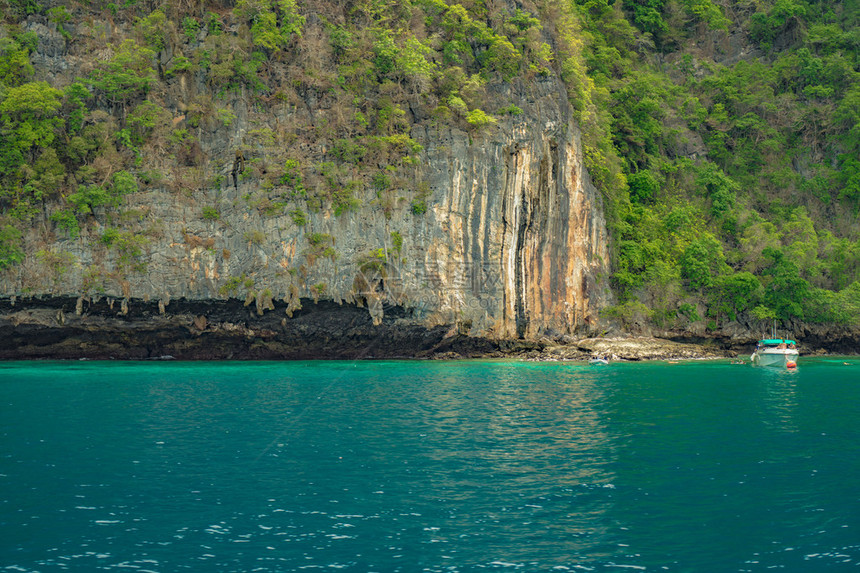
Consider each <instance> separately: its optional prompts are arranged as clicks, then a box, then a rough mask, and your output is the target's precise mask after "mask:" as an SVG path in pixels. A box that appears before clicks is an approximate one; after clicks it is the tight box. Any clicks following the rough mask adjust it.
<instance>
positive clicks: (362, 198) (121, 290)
mask: <svg viewBox="0 0 860 573" xmlns="http://www.w3.org/2000/svg"><path fill="white" fill-rule="evenodd" d="M25 26H26V27H27V28H28V29H29V30H30V31H32V32H35V34H36V35H37V36H38V38H39V43H38V47H37V48H36V50H35V51H34V53H33V54H32V60H33V62H35V63H37V64H40V67H39V72H38V73H40V74H42V75H43V76H44V77H48V76H51V75H52V74H59V75H61V76H62V77H69V78H71V77H73V76H74V75H75V74H79V73H83V71H84V70H86V69H87V67H88V66H91V65H92V63H91V61H90V60H89V59H88V58H89V56H88V54H87V53H85V52H84V51H82V50H76V49H75V46H74V44H71V45H70V46H69V47H68V48H66V49H64V48H63V47H62V42H59V41H58V40H57V37H58V36H57V32H56V30H55V29H54V28H52V27H51V26H50V25H49V24H48V23H45V22H42V21H40V20H39V18H35V17H31V18H30V19H29V20H28V21H27V22H26V24H25ZM66 30H67V31H69V30H71V33H72V34H73V35H87V34H94V33H95V32H93V30H102V33H104V28H99V27H98V26H95V25H93V24H92V22H91V23H90V24H89V25H88V26H85V25H84V24H78V25H77V26H74V25H71V24H67V26H66ZM125 32H127V30H126V31H125ZM125 32H124V31H123V29H122V26H119V25H117V26H116V27H111V26H108V31H107V34H106V37H105V39H104V41H105V42H107V40H108V39H110V38H113V39H114V41H116V40H118V39H121V38H122V37H123V34H124V33H125ZM323 32H324V30H323V26H322V24H321V23H320V21H319V20H318V19H315V18H308V21H307V24H306V26H305V30H304V37H305V38H311V37H314V36H315V35H322V34H323ZM204 37H205V33H204V32H201V33H200V37H199V38H198V39H197V40H195V41H196V42H197V43H198V44H201V43H202V42H203V41H204ZM98 41H99V40H98V39H93V38H90V41H89V43H88V45H93V43H96V44H97V43H98ZM58 44H59V47H58ZM173 49H174V51H175V50H177V48H175V47H174V48H173ZM187 49H188V48H187V47H186V50H187ZM174 56H175V53H173V54H171V53H170V48H169V47H168V48H165V49H164V50H162V51H161V52H159V55H158V59H159V61H158V63H159V64H160V65H162V64H163V63H166V62H168V61H170V60H171V58H173V57H174ZM70 70H71V71H70ZM206 89H207V84H206V82H205V81H204V80H203V79H202V76H200V75H199V74H198V75H197V76H194V75H187V74H185V75H183V74H179V75H177V76H176V77H174V78H173V79H171V80H169V81H167V80H165V82H164V87H163V89H162V90H161V91H160V92H158V93H157V94H156V96H153V95H152V94H151V95H150V96H149V99H150V100H152V101H156V102H157V103H158V105H159V106H160V107H162V108H163V109H164V110H167V112H168V113H169V117H167V118H166V119H165V122H166V123H169V124H170V125H169V127H172V128H174V133H176V131H177V130H179V128H181V130H182V131H183V132H185V133H187V134H190V136H189V137H193V140H194V145H193V148H192V147H186V148H185V151H186V152H187V154H188V155H190V156H193V157H190V158H188V157H186V158H185V159H186V160H185V161H184V162H183V158H182V156H181V153H179V152H178V151H177V148H176V147H175V146H174V148H173V149H172V150H171V148H170V147H169V146H168V147H166V148H165V149H162V151H161V154H159V152H158V150H157V149H156V150H150V152H149V153H143V154H141V155H139V156H138V157H139V158H138V160H137V164H138V166H139V168H140V170H141V171H143V170H144V169H145V168H147V167H152V168H160V169H161V170H162V172H165V173H167V175H166V177H164V178H162V179H161V180H160V181H159V180H155V181H153V182H149V183H148V184H147V185H141V187H140V188H139V189H138V190H137V191H136V192H134V193H131V194H129V195H127V196H125V197H123V201H124V203H123V206H122V208H121V209H116V208H112V207H111V206H109V205H108V206H96V207H94V208H93V209H92V211H93V212H92V214H91V215H89V216H87V217H84V218H81V217H80V216H79V217H78V219H79V220H80V221H81V225H80V226H81V228H80V233H79V234H78V236H70V235H69V234H66V233H63V232H62V230H61V229H60V228H58V225H57V224H56V221H57V220H58V219H57V217H56V216H55V217H53V219H52V215H55V214H56V213H57V212H59V211H60V209H62V207H63V202H62V201H59V202H57V203H55V204H47V205H46V206H45V207H44V209H42V210H41V212H39V213H37V214H36V215H35V216H34V217H33V219H32V223H31V225H30V228H29V229H28V230H27V231H26V234H25V236H24V244H26V245H28V246H29V249H28V253H27V256H26V258H25V259H24V260H23V261H22V262H21V263H20V264H19V265H16V266H11V267H10V268H8V269H6V270H4V271H0V297H3V298H5V299H9V300H11V301H13V302H15V301H18V305H19V308H20V305H21V304H22V302H25V301H27V300H32V299H45V298H51V297H53V298H55V299H57V300H66V301H72V300H77V303H76V305H75V306H76V307H77V308H76V311H77V313H78V314H80V313H84V314H86V312H87V309H89V308H91V306H92V305H94V304H96V303H98V301H105V300H116V304H115V306H112V307H111V310H110V311H105V312H109V313H110V312H113V313H114V314H116V315H119V316H120V317H122V316H125V315H127V314H128V313H129V308H130V307H134V306H135V305H146V306H147V308H148V309H150V310H151V308H157V309H158V311H159V312H160V313H166V314H168V315H169V314H170V312H171V305H174V306H175V305H176V304H177V302H176V301H183V304H185V305H186V306H187V305H189V304H192V305H193V304H198V303H199V304H202V305H203V306H198V307H195V308H198V310H200V312H201V313H202V314H201V316H205V314H206V310H205V309H207V308H209V309H210V310H211V307H210V306H206V305H207V304H209V303H213V304H215V303H217V301H224V303H223V304H228V302H227V301H229V300H237V299H238V301H239V302H242V303H244V304H245V306H246V307H248V308H249V309H251V310H253V311H254V313H255V314H256V315H257V316H262V315H264V314H266V313H274V312H279V313H280V314H279V316H280V317H281V318H284V319H286V320H287V321H289V320H291V318H290V317H292V316H293V315H294V314H295V313H296V312H298V311H299V310H300V309H301V308H302V307H303V306H307V305H309V304H312V303H311V301H330V302H333V303H336V304H345V305H357V306H359V307H366V308H367V311H366V312H368V313H369V315H370V317H371V318H372V322H373V324H374V325H382V323H383V321H384V319H385V317H386V313H389V312H393V313H394V314H395V315H396V316H397V319H398V320H399V321H400V323H401V324H407V323H408V324H409V325H411V326H410V328H413V327H423V328H426V329H428V331H429V330H433V329H440V328H441V329H442V330H441V331H444V332H445V333H447V334H453V333H458V334H460V335H468V336H471V337H477V338H485V339H492V340H507V339H525V340H529V339H531V340H534V339H539V338H541V337H543V336H547V335H548V336H561V335H565V334H571V333H575V332H585V331H588V330H589V329H590V328H592V327H593V326H594V325H595V324H596V321H597V316H598V311H599V309H600V308H601V306H602V305H605V304H606V302H607V300H608V298H609V297H610V293H609V288H608V284H607V280H606V277H607V276H608V267H607V265H608V260H609V257H608V252H607V249H608V244H607V232H606V226H605V222H604V218H603V213H602V204H601V197H600V195H599V193H598V192H597V190H596V189H595V187H594V186H593V185H592V184H591V182H590V179H589V175H588V173H587V172H586V170H585V168H584V166H583V158H582V155H583V150H582V146H581V144H580V136H579V132H578V129H577V126H576V123H575V121H574V116H573V112H572V109H571V106H570V104H569V102H568V97H567V93H566V89H565V87H564V85H563V83H562V82H561V81H560V80H559V79H558V78H557V77H556V76H554V75H541V76H534V77H532V78H530V80H529V81H526V80H524V79H514V80H512V81H507V82H496V83H491V84H490V85H489V86H487V88H486V93H485V96H484V97H485V102H492V103H494V104H496V105H497V107H501V105H502V104H504V103H505V102H516V105H517V107H518V109H519V110H520V112H519V113H517V114H508V115H501V114H500V115H499V116H498V119H497V121H496V123H494V124H491V125H488V126H484V127H482V128H480V129H474V128H472V126H470V125H468V124H466V123H463V122H460V123H458V122H456V121H449V122H440V121H438V118H434V117H432V116H431V115H430V114H428V112H427V109H428V105H427V103H426V101H423V100H422V97H425V96H422V95H420V94H413V95H412V96H408V97H404V99H403V100H402V103H400V104H399V108H398V105H397V104H396V103H395V105H394V107H395V108H396V109H401V110H403V111H404V114H405V115H406V116H407V117H406V120H407V121H408V131H407V132H406V133H404V135H408V137H409V139H411V141H413V142H417V143H418V144H419V145H420V147H417V146H416V149H420V151H418V152H416V153H414V154H413V156H412V157H411V159H412V161H411V162H404V163H400V164H397V168H396V169H395V168H393V167H391V168H389V171H388V173H391V174H392V175H391V177H392V178H393V179H394V180H395V182H394V183H393V184H391V185H390V186H389V188H388V189H386V190H384V192H383V191H382V190H381V189H380V187H379V186H374V185H370V184H364V185H355V186H353V187H351V191H350V192H351V193H352V195H351V196H350V197H349V201H348V202H347V203H346V204H345V207H344V204H337V203H336V201H335V200H330V201H320V202H317V203H313V204H312V203H311V202H310V200H309V199H307V198H306V197H301V196H297V195H296V194H295V193H293V194H291V195H290V194H281V195H278V193H275V191H277V187H278V185H284V181H285V180H286V179H285V178H284V177H283V176H282V177H281V178H280V179H275V181H276V183H275V185H274V191H273V185H272V181H273V179H272V177H271V176H269V177H268V178H267V173H268V174H269V175H270V174H271V172H272V171H273V168H272V167H271V166H270V165H269V164H270V163H272V161H271V157H273V156H277V157H279V158H282V157H284V156H286V157H290V156H301V157H303V158H305V162H306V163H307V162H315V163H316V162H322V161H323V160H324V159H325V158H326V157H329V156H330V154H331V153H332V146H333V145H334V143H333V142H332V139H331V138H326V137H314V136H309V135H308V132H307V130H306V128H307V126H315V127H319V126H320V125H321V124H323V125H325V122H326V121H331V120H330V119H328V120H327V119H326V118H331V116H332V115H333V114H335V113H338V112H337V108H338V105H339V103H340V100H339V99H338V97H337V96H332V95H331V93H330V92H331V90H328V92H327V91H326V90H321V89H302V88H301V87H297V88H295V90H293V91H291V92H290V94H289V97H284V98H271V99H260V98H259V97H251V96H249V95H247V94H245V93H244V92H243V90H238V91H235V92H233V93H232V95H230V96H227V97H226V99H225V100H224V101H222V102H221V103H220V104H218V105H217V106H214V107H210V108H209V109H203V111H201V106H200V105H198V104H199V102H200V101H201V99H200V98H201V94H204V95H205V90H206ZM425 99H426V98H425ZM422 101H423V103H422ZM195 102H196V103H195ZM485 105H491V104H486V103H485ZM216 112H217V113H222V114H225V113H226V114H229V116H230V117H231V118H232V119H231V121H230V122H218V121H214V120H213V117H212V114H214V113H216ZM194 113H196V114H197V116H196V119H195V120H194V121H191V119H190V118H191V116H192V114H194ZM91 121H95V120H91ZM303 130H304V131H303ZM313 133H319V130H317V131H314V132H313ZM261 134H262V135H261ZM296 134H300V135H299V136H297V135H296ZM151 143H152V142H150V144H151ZM174 143H175V142H174ZM163 145H168V144H166V143H163ZM189 149H190V151H189ZM141 157H142V159H140V158H141ZM246 163H247V164H248V165H251V164H254V169H250V168H248V167H246V165H245V164H246ZM388 163H394V162H392V161H386V160H379V159H377V160H376V163H375V164H374V165H373V166H372V167H373V168H374V169H378V172H379V173H382V175H379V177H381V178H383V180H384V177H385V176H386V171H385V166H386V165H387V164H388ZM365 167H366V165H365ZM349 169H354V170H355V169H356V168H355V167H350V166H349V165H346V166H345V167H341V170H342V172H346V171H348V170H349ZM318 171H319V173H321V172H322V171H321V170H318ZM201 173H203V174H209V175H208V176H201V175H200V174H201ZM319 173H317V175H316V180H314V179H313V174H311V175H310V176H308V175H307V174H306V175H305V183H306V184H307V185H308V186H311V185H313V184H316V185H317V186H318V187H320V186H323V185H325V182H324V179H325V175H320V174H319ZM356 178H357V179H358V180H360V177H359V176H356ZM365 181H366V180H365ZM385 193H387V195H385ZM274 196H278V197H281V198H283V200H282V201H281V202H280V203H277V202H274V200H273V199H272V197H274ZM273 205H274V206H273ZM116 229H120V231H117V230H116ZM110 233H113V235H110ZM123 233H126V234H125V235H123ZM111 237H118V239H116V240H114V238H111ZM136 237H142V238H141V239H136ZM117 241H119V242H117ZM122 241H124V242H122ZM117 245H120V246H119V247H118V246H117ZM68 305H69V303H66V306H68ZM151 305H157V306H156V307H151ZM6 308H7V311H8V312H14V307H12V306H7V307H6ZM326 308H327V309H329V310H330V307H326ZM276 309H277V310H276ZM65 310H66V312H67V313H68V312H69V311H70V310H71V309H69V308H66V309H65ZM103 310H104V309H103ZM133 310H134V309H133V308H132V314H134V312H133ZM327 312H328V311H327ZM189 316H190V315H189ZM350 316H351V315H350ZM7 318H8V317H7ZM138 318H139V317H138ZM16 320H18V321H19V322H20V321H21V320H26V317H24V318H22V317H20V316H19V317H18V319H16ZM280 320H281V319H280V318H279V319H278V321H276V322H275V323H273V324H275V328H276V329H277V325H278V324H281V323H280ZM334 320H336V319H334ZM209 323H210V324H211V323H212V321H211V320H210V321H209ZM202 324H203V329H205V327H206V322H205V321H204V322H203V323H202ZM198 326H199V325H198ZM284 328H286V327H284ZM441 331H440V332H441Z"/></svg>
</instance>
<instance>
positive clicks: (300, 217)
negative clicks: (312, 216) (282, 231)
mask: <svg viewBox="0 0 860 573" xmlns="http://www.w3.org/2000/svg"><path fill="white" fill-rule="evenodd" d="M290 218H291V219H292V220H293V224H294V225H296V226H297V227H304V226H305V225H307V224H308V218H307V215H305V212H304V211H302V210H301V209H293V210H292V211H290Z"/></svg>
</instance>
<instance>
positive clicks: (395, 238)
mask: <svg viewBox="0 0 860 573" xmlns="http://www.w3.org/2000/svg"><path fill="white" fill-rule="evenodd" d="M391 243H392V244H393V245H394V250H395V251H397V252H398V253H399V252H400V251H401V250H403V235H401V234H400V233H399V232H398V231H392V233H391Z"/></svg>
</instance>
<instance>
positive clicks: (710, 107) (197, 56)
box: [0, 0, 860, 329]
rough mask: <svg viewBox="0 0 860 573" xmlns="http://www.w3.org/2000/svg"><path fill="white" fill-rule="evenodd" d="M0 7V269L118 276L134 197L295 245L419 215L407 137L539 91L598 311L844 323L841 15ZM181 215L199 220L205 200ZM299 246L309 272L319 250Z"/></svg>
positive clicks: (499, 5)
mask: <svg viewBox="0 0 860 573" xmlns="http://www.w3.org/2000/svg"><path fill="white" fill-rule="evenodd" d="M0 11H2V13H3V15H4V16H3V20H2V27H1V28H0V272H3V269H7V270H8V269H12V268H14V267H15V266H16V265H19V264H21V263H22V262H23V261H24V260H25V259H26V258H27V257H34V258H37V259H38V256H37V253H38V252H44V245H35V244H28V242H27V241H26V240H25V233H26V232H27V231H28V230H29V229H31V228H32V227H33V226H34V225H36V224H37V223H38V222H40V221H41V222H44V223H45V224H44V225H43V226H42V227H40V228H41V229H42V230H41V231H40V233H41V235H42V236H43V238H44V240H45V241H46V242H47V241H48V235H51V236H59V237H64V238H67V239H70V240H71V239H75V238H78V237H90V239H91V240H93V241H94V242H95V243H96V247H97V248H100V249H103V250H104V251H105V252H106V253H108V254H111V253H112V256H113V258H112V259H110V260H113V266H110V267H108V266H107V263H105V262H104V261H102V262H100V263H99V265H100V266H93V267H92V268H90V269H89V270H88V271H87V273H86V276H88V277H97V278H98V280H95V279H94V280H93V281H92V282H93V284H103V282H104V281H105V280H115V281H118V282H119V283H122V281H123V277H124V276H125V275H126V274H128V273H140V272H144V271H145V269H146V265H145V254H146V248H147V245H148V244H149V242H150V240H152V239H155V238H158V236H159V232H160V230H159V229H160V228H159V224H158V221H151V220H148V219H147V215H146V212H145V209H144V210H143V211H141V212H137V211H134V210H132V209H129V208H128V205H127V204H126V203H127V197H128V196H130V195H132V194H134V193H136V192H138V191H139V190H141V189H146V188H147V187H153V186H158V187H164V188H169V189H171V190H172V191H173V192H174V193H175V194H176V200H177V203H181V202H183V201H187V200H193V197H194V195H195V193H196V192H198V191H199V190H201V189H213V188H215V189H217V188H222V187H229V186H232V187H234V188H237V189H238V187H239V184H240V183H245V182H253V183H254V185H253V187H252V188H253V191H251V192H248V193H247V194H245V195H244V196H243V200H244V203H245V205H244V207H245V208H247V209H256V210H258V211H259V212H260V213H262V214H263V215H265V216H286V217H288V218H289V220H290V221H292V223H293V224H294V225H295V226H296V227H303V226H304V225H306V224H307V221H308V215H307V213H318V212H320V211H326V212H330V213H331V214H332V215H333V216H335V217H337V216H341V215H344V214H346V213H353V212H357V211H361V210H364V209H372V210H378V211H381V212H382V213H384V214H385V215H386V217H390V216H391V214H392V213H394V212H395V211H397V210H405V211H407V212H409V213H411V215H410V216H414V217H421V216H423V215H424V214H425V213H426V212H427V210H428V196H429V192H428V188H427V183H426V182H425V181H422V177H421V174H422V171H421V165H420V164H421V160H420V158H421V154H422V151H423V147H422V144H421V142H419V141H417V140H416V139H414V138H413V134H414V132H413V128H414V127H415V126H416V125H417V124H418V123H423V124H427V123H428V122H429V123H432V124H433V125H434V126H436V128H437V129H442V128H444V127H448V126H454V127H456V128H458V129H461V130H463V131H466V132H468V133H469V134H471V135H472V136H473V137H480V136H481V134H482V133H487V132H488V131H490V130H493V129H496V127H495V126H496V125H497V124H498V122H499V120H500V118H503V117H507V116H517V115H519V114H521V113H522V112H523V109H522V108H523V107H525V105H524V103H523V102H518V101H501V100H500V98H499V97H498V95H495V94H498V93H504V92H503V90H501V89H500V88H501V87H503V86H506V85H510V84H515V83H519V84H528V83H529V82H534V81H539V80H541V79H543V78H548V77H552V76H555V77H558V78H560V79H561V80H562V81H563V82H564V84H565V85H566V87H567V96H568V98H569V100H570V104H571V106H572V109H573V110H575V114H576V119H577V121H578V122H579V125H580V127H581V129H582V132H583V151H584V156H585V159H586V164H587V167H588V170H589V173H590V175H591V177H592V179H593V181H594V182H595V184H596V185H597V186H598V188H599V189H600V190H601V192H602V193H603V196H604V206H605V208H606V210H607V219H608V223H609V227H610V231H611V236H612V253H613V260H612V265H611V266H612V270H613V273H612V277H611V281H612V286H613V290H614V291H615V293H616V295H617V298H618V300H617V304H616V305H615V306H613V307H611V308H609V309H607V311H606V312H607V315H608V316H611V317H617V318H619V319H621V320H622V321H624V322H626V323H627V324H628V325H634V324H640V325H644V324H654V325H657V326H661V327H677V328H687V327H689V326H690V325H691V324H704V325H707V326H708V327H709V328H711V329H716V328H718V327H720V325H722V324H724V323H725V322H727V321H734V320H741V321H744V320H745V321H747V322H754V321H757V320H762V321H764V320H769V319H772V318H777V319H799V320H805V321H811V322H828V323H841V324H849V323H853V324H854V325H857V322H858V320H860V226H858V224H857V223H858V214H860V88H858V86H860V55H858V54H860V32H858V30H860V8H858V6H857V4H856V3H850V2H848V3H843V2H836V1H819V2H816V1H806V0H759V1H755V2H752V1H746V0H743V1H740V0H733V1H730V2H722V3H717V2H714V1H712V0H647V1H646V0H635V1H634V0H615V1H610V0H535V1H533V2H520V3H516V4H515V3H513V2H510V3H508V2H485V1H483V0H463V1H462V2H459V3H458V2H455V1H451V0H411V1H410V0H399V1H398V0H359V1H357V2H352V3H348V4H345V5H342V6H340V5H335V4H331V3H324V2H317V1H310V0H307V1H302V0H239V1H238V2H231V1H228V0H204V1H202V2H196V3H184V2H170V3H167V2H165V3H160V4H159V3H158V2H144V1H139V0H128V1H126V2H123V3H113V2H104V1H103V0H90V1H88V2H62V1H59V0H43V1H39V0H0ZM238 124H241V126H242V129H241V131H238V133H239V135H236V134H237V130H236V129H235V128H236V126H237V125H238ZM213 142H215V143H213ZM423 143H424V144H426V143H427V142H423ZM218 147H221V148H222V149H216V148H218ZM216 152H217V153H216ZM368 192H369V193H370V194H368ZM368 196H371V197H373V199H372V200H370V201H367V200H366V199H365V200H364V201H363V200H362V199H361V198H362V197H364V198H366V197H368ZM195 212H196V213H199V214H200V217H201V219H203V220H205V221H208V222H210V223H212V224H222V223H223V221H222V216H221V212H220V210H219V208H217V207H216V206H213V205H198V206H197V207H196V209H195ZM311 236H313V235H311ZM390 236H391V237H392V238H393V240H394V242H395V247H396V250H397V251H399V250H400V248H401V246H402V244H403V237H402V236H401V234H400V233H399V232H398V231H397V230H393V231H392V233H391V235H390ZM263 238H264V237H262V235H261V236H260V237H257V236H253V237H250V238H249V239H248V240H249V244H255V243H254V241H255V240H259V241H262V240H263ZM310 244H311V247H312V248H313V249H316V248H317V247H318V246H319V245H317V244H314V243H313V241H311V243H310ZM319 244H320V245H322V248H323V250H324V251H325V252H323V251H320V252H319V253H316V251H314V258H316V257H328V258H330V259H331V260H332V261H334V260H335V259H336V258H337V257H336V252H335V250H334V246H333V244H322V243H319ZM329 250H330V252H329ZM379 252H383V253H385V252H386V251H385V250H384V249H383V250H381V251H379ZM54 255H57V256H58V255H59V254H57V253H54ZM54 255H52V256H54ZM55 258H56V257H55ZM66 258H67V257H64V258H63V260H64V261H65V260H66ZM38 260H43V261H44V260H48V259H47V258H46V256H42V257H41V259H38ZM52 260H53V259H52ZM66 262H68V261H66ZM88 284H89V283H88ZM99 288H101V287H99ZM124 288H125V287H124ZM235 290H236V289H235V288H232V287H231V288H226V285H225V290H224V292H225V293H228V294H229V293H232V292H234V291H235ZM324 291H325V288H323V287H319V286H317V288H316V290H315V292H317V293H318V294H321V293H323V292H324Z"/></svg>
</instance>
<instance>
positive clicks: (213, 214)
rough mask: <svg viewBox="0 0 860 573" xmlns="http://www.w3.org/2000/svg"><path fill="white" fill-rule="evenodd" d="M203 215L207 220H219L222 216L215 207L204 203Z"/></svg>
mask: <svg viewBox="0 0 860 573" xmlns="http://www.w3.org/2000/svg"><path fill="white" fill-rule="evenodd" d="M201 216H202V217H203V218H204V219H206V220H207V221H217V220H219V219H220V218H221V213H220V211H218V209H216V208H215V207H211V206H209V205H204V206H203V209H202V211H201Z"/></svg>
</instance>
